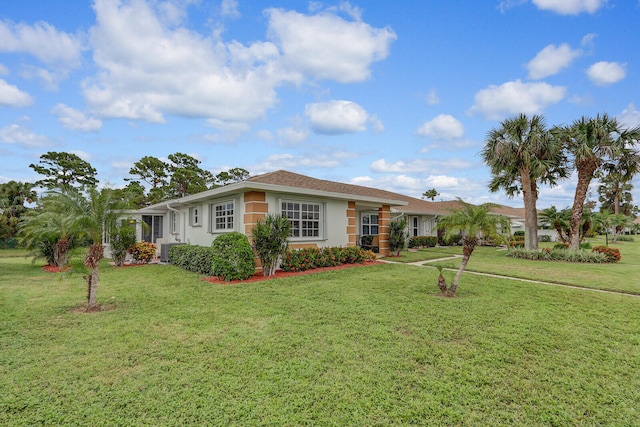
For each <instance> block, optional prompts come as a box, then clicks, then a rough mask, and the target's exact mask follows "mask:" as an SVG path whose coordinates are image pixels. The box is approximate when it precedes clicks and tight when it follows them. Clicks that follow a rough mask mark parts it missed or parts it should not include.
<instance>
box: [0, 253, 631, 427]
mask: <svg viewBox="0 0 640 427" xmlns="http://www.w3.org/2000/svg"><path fill="white" fill-rule="evenodd" d="M0 270H1V271H2V274H1V275H0V424H2V425H33V424H53V425H60V424H63V425H107V424H108V425H118V424H125V425H177V424H209V425H290V426H298V425H380V426H382V425H385V426H386V425H411V424H416V425H499V424H504V425H602V424H607V425H634V424H638V423H639V422H640V414H639V413H638V406H637V402H638V401H640V376H638V375H637V372H638V369H639V368H640V338H639V336H638V334H637V331H638V330H639V329H640V298H636V297H632V296H626V295H609V294H599V293H592V292H585V291H582V290H578V289H570V288H556V287H548V286H544V285H535V284H530V283H520V282H514V281H509V280H504V279H487V278H485V277H477V276H472V275H465V276H463V279H462V281H461V285H460V289H459V298H457V299H444V298H440V297H438V296H437V287H436V275H437V272H436V271H435V269H426V268H416V267H412V266H404V265H376V266H370V267H362V268H354V269H348V270H342V271H335V272H328V273H321V274H314V275H308V276H300V277H294V278H288V279H277V280H272V281H266V282H259V283H247V284H241V285H226V286H222V285H211V284H210V283H207V282H204V281H202V280H201V279H200V278H199V277H198V276H197V275H195V274H191V273H186V272H183V271H181V270H178V269H177V268H175V267H172V266H161V265H154V266H142V267H131V268H121V269H115V268H110V267H106V266H105V267H104V268H103V269H102V270H101V271H102V274H101V279H102V282H101V286H100V288H99V291H98V299H99V301H100V302H101V304H102V305H103V307H105V308H106V309H107V310H104V311H102V312H98V313H91V314H83V313H79V312H77V311H74V308H76V307H77V306H78V305H79V304H81V303H82V301H83V298H84V295H85V286H84V281H83V280H82V277H81V273H72V274H68V275H60V274H47V273H44V272H43V271H42V270H41V269H40V268H39V267H38V266H37V265H32V264H30V262H29V261H28V260H24V259H21V258H0Z"/></svg>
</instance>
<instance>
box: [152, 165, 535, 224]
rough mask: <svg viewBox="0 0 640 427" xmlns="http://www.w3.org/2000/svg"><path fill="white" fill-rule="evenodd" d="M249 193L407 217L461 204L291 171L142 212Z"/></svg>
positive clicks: (513, 213) (507, 211)
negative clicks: (346, 203)
mask: <svg viewBox="0 0 640 427" xmlns="http://www.w3.org/2000/svg"><path fill="white" fill-rule="evenodd" d="M248 190H270V191H276V192H282V193H301V192H303V193H304V194H308V195H312V196H320V197H332V198H341V199H350V200H351V199H353V200H357V201H363V202H374V203H383V204H389V205H391V206H392V209H393V210H394V211H396V212H400V213H405V214H409V215H447V214H448V213H450V212H451V211H452V210H455V209H458V208H460V202H458V201H457V200H450V201H440V202H433V201H429V200H422V199H418V198H415V197H410V196H405V195H403V194H398V193H393V192H391V191H387V190H381V189H378V188H372V187H365V186H362V185H355V184H346V183H343V182H336V181H329V180H325V179H318V178H312V177H310V176H306V175H301V174H298V173H294V172H289V171H285V170H278V171H274V172H268V173H265V174H262V175H256V176H253V177H251V178H248V179H247V180H245V181H241V182H237V183H234V184H229V185H225V186H223V187H218V188H214V189H212V190H207V191H203V192H201V193H198V194H193V195H190V196H186V197H183V198H180V199H174V200H169V201H165V202H162V203H158V204H156V205H152V206H148V207H146V208H143V209H141V211H146V212H151V211H157V210H165V209H170V208H169V206H172V205H180V204H190V203H193V204H195V203H198V202H200V201H201V200H204V199H209V198H214V197H222V196H224V195H226V194H231V193H236V192H239V191H248ZM301 190H304V191H301ZM492 211H493V212H495V213H497V214H502V215H506V216H510V217H516V218H524V209H522V208H511V207H508V206H497V207H496V208H494V209H492Z"/></svg>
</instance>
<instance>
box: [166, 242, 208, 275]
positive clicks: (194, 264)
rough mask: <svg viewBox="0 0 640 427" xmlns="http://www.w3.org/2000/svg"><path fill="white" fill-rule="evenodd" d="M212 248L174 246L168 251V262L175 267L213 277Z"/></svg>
mask: <svg viewBox="0 0 640 427" xmlns="http://www.w3.org/2000/svg"><path fill="white" fill-rule="evenodd" d="M213 258H214V252H213V248H212V247H207V246H198V245H175V246H171V248H170V249H169V262H170V263H171V264H173V265H175V266H177V267H180V268H183V269H185V270H187V271H191V272H193V273H198V274H203V275H205V276H214V275H215V274H214V270H213Z"/></svg>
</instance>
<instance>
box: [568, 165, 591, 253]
mask: <svg viewBox="0 0 640 427" xmlns="http://www.w3.org/2000/svg"><path fill="white" fill-rule="evenodd" d="M580 166H582V167H580ZM596 168H597V165H596V164H595V162H590V163H588V164H586V165H579V166H578V183H577V185H576V193H575V197H574V198H573V209H572V211H571V223H570V226H569V236H568V238H569V249H571V250H578V249H580V228H581V227H580V225H581V223H582V212H583V210H584V201H585V200H586V198H587V191H589V184H590V183H591V179H592V178H593V173H594V172H595V171H596Z"/></svg>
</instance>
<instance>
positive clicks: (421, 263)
mask: <svg viewBox="0 0 640 427" xmlns="http://www.w3.org/2000/svg"><path fill="white" fill-rule="evenodd" d="M457 258H462V255H453V256H450V257H446V258H437V259H428V260H423V261H415V262H397V261H391V260H386V259H379V260H378V261H382V262H386V263H387V264H402V265H413V266H414V267H429V268H435V267H433V266H430V265H427V264H429V263H432V262H439V261H449V260H452V259H457ZM443 270H447V271H458V269H457V268H443ZM463 274H474V275H476V276H485V277H495V278H496V279H507V280H517V281H519V282H527V283H536V284H540V285H549V286H561V287H564V288H571V289H580V290H582V291H591V292H599V293H603V294H611V295H624V296H628V297H636V298H640V295H636V294H629V293H626V292H618V291H608V290H605V289H594V288H586V287H583V286H574V285H567V284H563V283H555V282H544V281H542V280H532V279H522V278H520V277H512V276H503V275H501V274H492V273H480V272H477V271H469V270H465V271H464V273H463Z"/></svg>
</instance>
